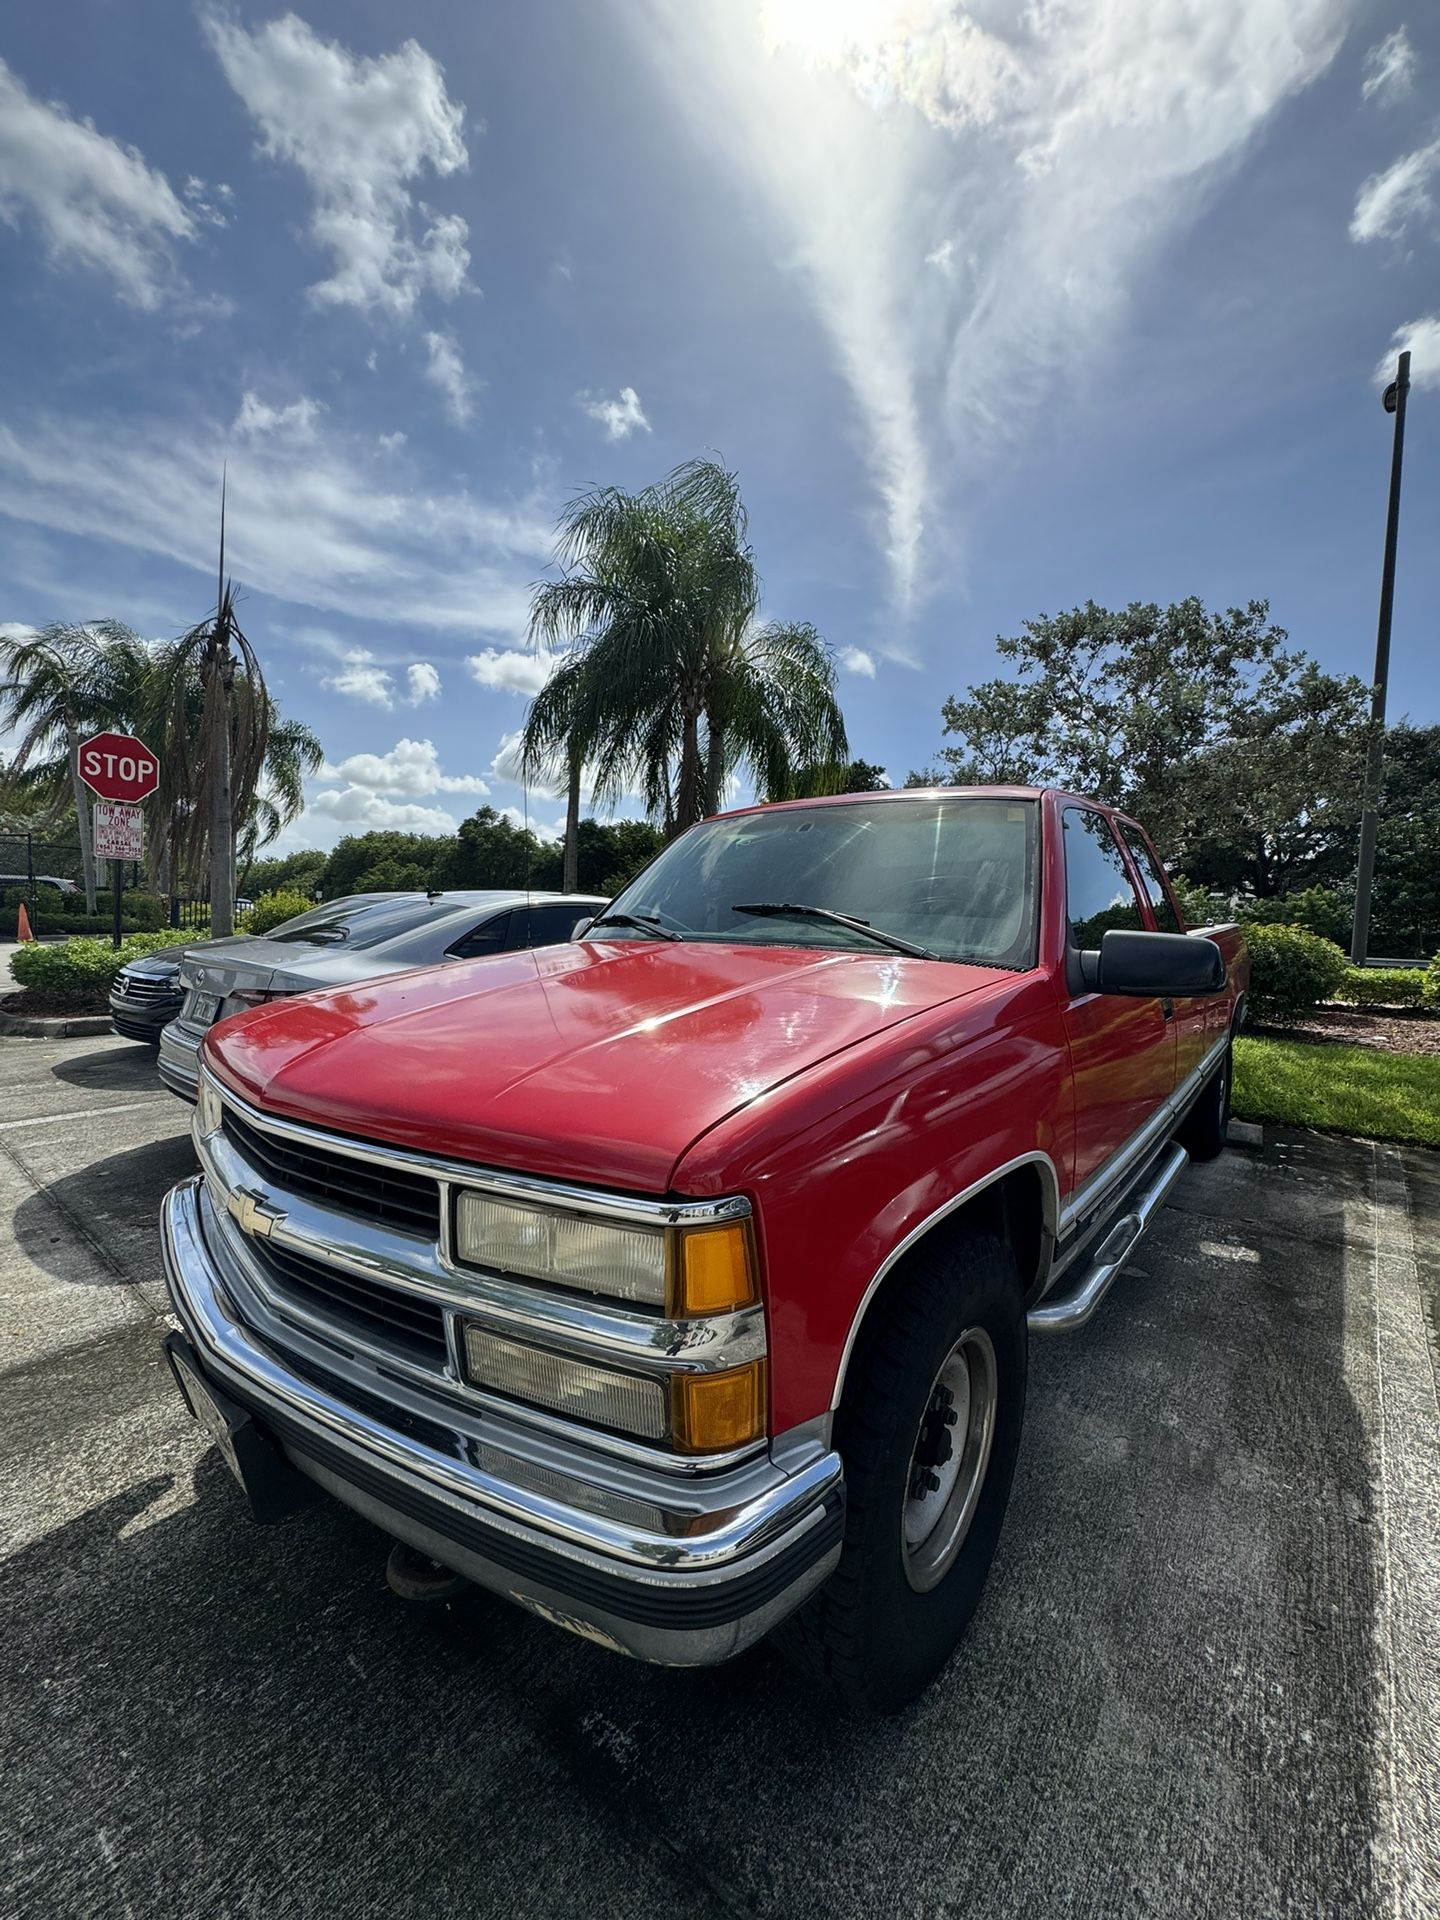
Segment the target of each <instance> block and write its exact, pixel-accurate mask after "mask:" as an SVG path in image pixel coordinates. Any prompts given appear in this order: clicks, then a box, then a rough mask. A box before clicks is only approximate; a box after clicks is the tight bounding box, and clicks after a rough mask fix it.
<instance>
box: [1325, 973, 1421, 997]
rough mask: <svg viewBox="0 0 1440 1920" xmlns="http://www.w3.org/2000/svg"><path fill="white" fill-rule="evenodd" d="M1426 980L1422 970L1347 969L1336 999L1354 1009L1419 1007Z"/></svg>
mask: <svg viewBox="0 0 1440 1920" xmlns="http://www.w3.org/2000/svg"><path fill="white" fill-rule="evenodd" d="M1425 980H1426V974H1425V969H1424V968H1423V967H1347V968H1346V969H1345V978H1344V979H1343V980H1342V981H1341V983H1340V988H1339V991H1338V992H1337V993H1336V995H1335V998H1336V999H1337V1000H1344V1001H1346V1002H1347V1003H1348V1004H1349V1005H1350V1006H1353V1007H1418V1006H1419V1005H1420V1004H1421V1002H1422V1001H1423V1000H1424V998H1425Z"/></svg>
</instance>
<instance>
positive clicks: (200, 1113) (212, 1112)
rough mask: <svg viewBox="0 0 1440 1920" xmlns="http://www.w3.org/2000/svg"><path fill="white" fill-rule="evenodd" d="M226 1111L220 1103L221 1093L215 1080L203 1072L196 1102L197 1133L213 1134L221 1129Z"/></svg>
mask: <svg viewBox="0 0 1440 1920" xmlns="http://www.w3.org/2000/svg"><path fill="white" fill-rule="evenodd" d="M223 1118H224V1113H223V1110H222V1108H221V1105H220V1095H219V1094H218V1093H217V1092H216V1090H215V1085H214V1082H213V1081H211V1080H208V1079H207V1078H206V1077H205V1075H204V1074H203V1073H202V1074H201V1076H200V1097H199V1099H198V1100H197V1101H196V1102H195V1131H196V1133H197V1134H211V1133H218V1132H219V1131H220V1123H221V1121H222V1119H223Z"/></svg>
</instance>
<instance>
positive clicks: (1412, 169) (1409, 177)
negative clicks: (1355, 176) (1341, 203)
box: [1350, 140, 1440, 241]
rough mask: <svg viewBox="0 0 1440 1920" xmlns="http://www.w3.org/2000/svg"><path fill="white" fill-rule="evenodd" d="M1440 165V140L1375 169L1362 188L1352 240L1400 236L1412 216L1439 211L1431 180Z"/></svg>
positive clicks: (1393, 238)
mask: <svg viewBox="0 0 1440 1920" xmlns="http://www.w3.org/2000/svg"><path fill="white" fill-rule="evenodd" d="M1437 169H1440V140H1432V141H1431V143H1430V145H1429V146H1428V147H1417V148H1416V150H1415V152H1414V153H1407V154H1406V155H1405V156H1404V157H1403V158H1402V159H1400V160H1397V161H1396V162H1395V164H1394V166H1393V167H1387V168H1386V169H1385V171H1384V173H1375V174H1372V175H1371V176H1370V178H1369V179H1368V180H1367V181H1366V182H1365V184H1364V186H1363V187H1361V189H1360V194H1359V198H1358V199H1357V200H1356V202H1355V217H1354V219H1352V220H1351V222H1350V238H1351V239H1352V240H1361V241H1364V240H1398V239H1399V238H1400V236H1401V235H1402V234H1403V233H1404V231H1405V229H1406V227H1408V226H1409V224H1410V222H1411V221H1412V220H1424V219H1427V218H1428V217H1429V216H1430V215H1431V214H1432V213H1434V211H1435V202H1434V200H1433V199H1432V198H1431V194H1430V181H1431V178H1432V176H1433V175H1434V174H1435V172H1436V171H1437Z"/></svg>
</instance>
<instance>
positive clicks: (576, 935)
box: [570, 913, 595, 940]
mask: <svg viewBox="0 0 1440 1920" xmlns="http://www.w3.org/2000/svg"><path fill="white" fill-rule="evenodd" d="M594 924H595V916H594V914H593V913H587V914H586V916H585V918H584V919H583V920H577V921H576V922H575V924H574V926H573V927H572V928H571V929H570V938H571V939H572V940H583V939H584V938H585V936H586V934H587V933H588V932H589V931H590V929H591V927H593V926H594Z"/></svg>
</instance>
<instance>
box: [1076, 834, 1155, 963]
mask: <svg viewBox="0 0 1440 1920" xmlns="http://www.w3.org/2000/svg"><path fill="white" fill-rule="evenodd" d="M1064 835H1065V913H1066V918H1067V920H1068V922H1069V927H1070V941H1071V945H1072V946H1073V947H1074V948H1075V949H1076V950H1077V951H1078V952H1081V953H1086V952H1091V951H1093V950H1094V949H1095V948H1097V947H1098V946H1099V945H1100V942H1101V939H1102V938H1103V937H1104V935H1105V934H1107V933H1109V932H1111V931H1112V930H1113V929H1115V928H1121V929H1124V930H1126V931H1129V932H1135V933H1143V932H1145V931H1146V926H1145V915H1144V912H1143V911H1142V909H1141V905H1140V896H1139V894H1138V893H1136V891H1135V883H1134V881H1133V880H1132V879H1131V878H1130V871H1129V869H1128V867H1127V866H1126V865H1125V856H1124V854H1123V853H1122V852H1121V851H1120V843H1119V841H1118V840H1117V839H1116V838H1115V835H1114V832H1113V831H1112V829H1111V826H1110V822H1109V820H1108V819H1107V818H1106V817H1105V815H1104V814H1103V813H1096V812H1094V811H1093V809H1091V808H1089V807H1067V808H1066V809H1065V813H1064Z"/></svg>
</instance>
